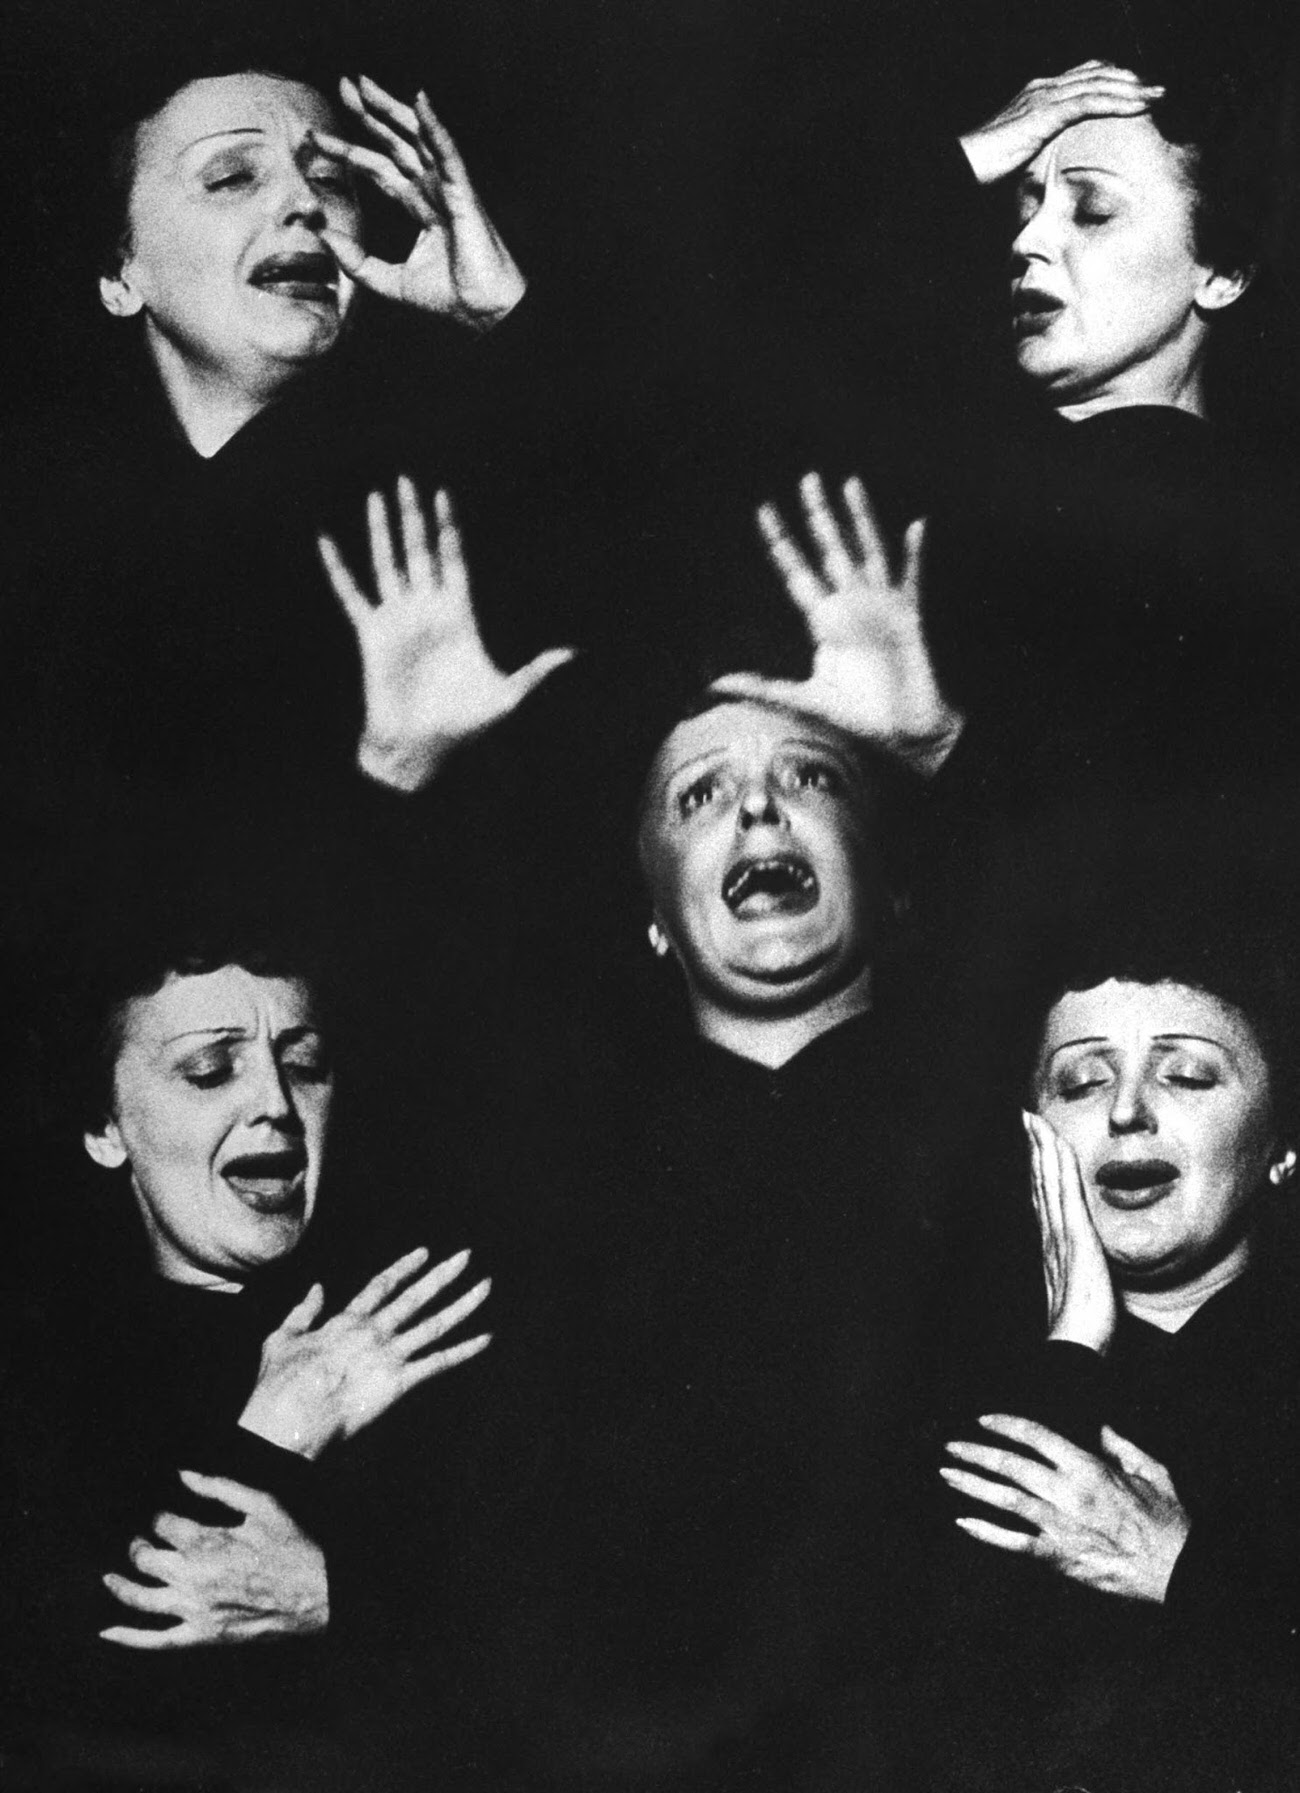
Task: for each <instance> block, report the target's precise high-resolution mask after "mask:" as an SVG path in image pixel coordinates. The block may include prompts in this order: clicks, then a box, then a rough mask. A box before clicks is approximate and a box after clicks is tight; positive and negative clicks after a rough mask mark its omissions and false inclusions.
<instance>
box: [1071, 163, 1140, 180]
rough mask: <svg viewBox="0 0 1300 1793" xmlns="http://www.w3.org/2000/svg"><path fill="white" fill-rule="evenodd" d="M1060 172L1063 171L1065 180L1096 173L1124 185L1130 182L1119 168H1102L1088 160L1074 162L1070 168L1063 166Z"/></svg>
mask: <svg viewBox="0 0 1300 1793" xmlns="http://www.w3.org/2000/svg"><path fill="white" fill-rule="evenodd" d="M1060 172H1061V179H1062V180H1063V181H1068V180H1073V179H1075V178H1076V177H1077V176H1079V175H1084V176H1089V177H1090V176H1092V175H1095V174H1100V175H1101V176H1103V178H1104V179H1106V180H1108V181H1119V182H1120V183H1121V184H1122V185H1124V186H1127V185H1128V182H1127V181H1126V180H1125V178H1124V176H1123V175H1122V174H1120V173H1119V171H1118V170H1117V169H1114V168H1101V167H1098V166H1094V165H1092V164H1090V163H1087V162H1076V163H1073V164H1072V165H1071V166H1070V167H1069V168H1062V169H1061V171H1060Z"/></svg>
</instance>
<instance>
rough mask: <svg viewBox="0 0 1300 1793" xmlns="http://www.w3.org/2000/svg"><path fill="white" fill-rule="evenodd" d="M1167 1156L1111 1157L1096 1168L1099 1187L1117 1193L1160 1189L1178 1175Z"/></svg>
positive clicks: (1174, 1165) (1176, 1167) (1175, 1166)
mask: <svg viewBox="0 0 1300 1793" xmlns="http://www.w3.org/2000/svg"><path fill="white" fill-rule="evenodd" d="M1180 1174H1181V1173H1180V1171H1179V1169H1178V1166H1177V1165H1176V1164H1171V1163H1170V1162H1169V1160H1168V1159H1167V1158H1112V1159H1110V1160H1109V1161H1108V1162H1107V1163H1105V1164H1103V1165H1101V1166H1100V1167H1099V1168H1098V1170H1097V1182H1098V1184H1099V1185H1100V1186H1101V1188H1103V1189H1105V1190H1108V1191H1110V1192H1112V1193H1114V1194H1118V1195H1131V1194H1134V1193H1137V1192H1140V1191H1146V1190H1155V1189H1162V1188H1164V1187H1165V1186H1166V1185H1167V1184H1169V1183H1172V1182H1174V1181H1175V1180H1176V1178H1177V1177H1178V1176H1179V1175H1180Z"/></svg>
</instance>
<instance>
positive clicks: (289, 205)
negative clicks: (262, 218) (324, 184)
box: [279, 167, 327, 230]
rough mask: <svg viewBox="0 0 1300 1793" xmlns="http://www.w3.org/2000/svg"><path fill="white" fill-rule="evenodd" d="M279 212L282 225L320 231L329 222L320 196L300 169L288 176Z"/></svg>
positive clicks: (289, 173)
mask: <svg viewBox="0 0 1300 1793" xmlns="http://www.w3.org/2000/svg"><path fill="white" fill-rule="evenodd" d="M279 210H280V222H281V223H282V224H305V225H306V226H307V227H308V229H309V230H320V229H321V228H322V226H323V225H324V224H325V223H326V222H327V219H326V217H325V207H324V204H323V203H322V201H321V196H320V194H319V193H318V192H317V191H316V189H315V188H314V187H313V186H312V184H311V182H310V181H309V180H308V179H307V177H306V175H305V174H304V173H303V172H302V170H301V168H298V167H293V168H291V169H290V170H289V172H288V174H287V175H286V178H285V185H284V191H283V193H282V194H281V196H280V207H279Z"/></svg>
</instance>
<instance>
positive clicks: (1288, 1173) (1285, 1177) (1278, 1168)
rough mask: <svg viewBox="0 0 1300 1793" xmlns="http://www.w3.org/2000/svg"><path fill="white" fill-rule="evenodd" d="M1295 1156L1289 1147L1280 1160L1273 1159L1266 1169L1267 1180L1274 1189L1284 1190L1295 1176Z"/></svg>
mask: <svg viewBox="0 0 1300 1793" xmlns="http://www.w3.org/2000/svg"><path fill="white" fill-rule="evenodd" d="M1295 1167H1296V1155H1295V1152H1294V1151H1293V1150H1292V1148H1291V1147H1289V1146H1288V1147H1287V1149H1286V1151H1285V1152H1283V1154H1282V1156H1281V1157H1280V1158H1275V1159H1274V1160H1273V1162H1272V1164H1270V1165H1269V1167H1268V1180H1269V1182H1270V1183H1271V1184H1272V1185H1273V1187H1274V1188H1275V1189H1285V1188H1286V1186H1287V1184H1288V1183H1289V1182H1290V1181H1291V1179H1292V1178H1293V1177H1294V1176H1295Z"/></svg>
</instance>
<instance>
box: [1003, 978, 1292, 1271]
mask: <svg viewBox="0 0 1300 1793" xmlns="http://www.w3.org/2000/svg"><path fill="white" fill-rule="evenodd" d="M1036 1097H1037V1106H1038V1111H1039V1113H1040V1114H1041V1115H1042V1116H1043V1117H1044V1119H1046V1120H1047V1121H1049V1122H1050V1123H1051V1125H1052V1126H1053V1127H1054V1128H1055V1129H1056V1131H1057V1132H1058V1133H1059V1134H1061V1136H1062V1137H1063V1138H1064V1139H1066V1140H1067V1141H1068V1142H1069V1143H1070V1145H1072V1146H1073V1147H1074V1150H1075V1152H1076V1153H1077V1154H1078V1158H1079V1163H1080V1166H1081V1167H1082V1171H1083V1180H1084V1186H1085V1190H1086V1193H1087V1200H1088V1208H1089V1211H1090V1213H1091V1215H1092V1219H1093V1224H1094V1225H1095V1226H1096V1228H1097V1232H1098V1234H1099V1236H1100V1238H1101V1242H1102V1245H1103V1247H1104V1248H1105V1252H1106V1256H1107V1257H1108V1258H1109V1259H1110V1261H1111V1263H1112V1264H1113V1265H1114V1266H1115V1267H1116V1269H1117V1270H1118V1271H1119V1272H1120V1273H1121V1276H1122V1277H1123V1278H1125V1279H1126V1280H1131V1281H1134V1282H1139V1283H1141V1282H1152V1283H1154V1282H1159V1283H1163V1284H1166V1285H1168V1286H1173V1287H1177V1286H1179V1284H1180V1283H1181V1282H1182V1281H1184V1280H1190V1278H1191V1277H1192V1276H1194V1275H1195V1274H1197V1273H1198V1271H1200V1270H1202V1269H1205V1268H1208V1267H1209V1266H1211V1265H1213V1264H1214V1263H1216V1262H1218V1261H1219V1260H1220V1259H1221V1258H1223V1257H1225V1256H1227V1255H1228V1253H1229V1252H1230V1251H1231V1250H1232V1249H1233V1248H1234V1247H1236V1246H1237V1245H1238V1244H1239V1243H1240V1241H1241V1240H1242V1238H1243V1236H1244V1234H1245V1232H1246V1231H1248V1229H1249V1225H1250V1222H1251V1220H1252V1217H1253V1211H1254V1208H1255V1204H1256V1202H1257V1200H1258V1197H1259V1194H1260V1191H1261V1189H1262V1188H1263V1187H1264V1186H1265V1184H1266V1179H1267V1175H1268V1171H1269V1167H1270V1164H1271V1163H1272V1162H1273V1160H1274V1156H1275V1154H1276V1152H1277V1136H1276V1132H1275V1127H1274V1121H1273V1104H1272V1097H1271V1091H1270V1086H1269V1072H1268V1066H1267V1064H1266V1063H1265V1060H1264V1055H1263V1052H1262V1051H1261V1049H1260V1045H1259V1041H1258V1040H1257V1039H1256V1037H1255V1034H1254V1032H1253V1030H1252V1029H1251V1027H1250V1024H1249V1023H1248V1022H1247V1021H1246V1020H1245V1018H1244V1017H1243V1016H1242V1015H1240V1014H1239V1013H1238V1012H1237V1010H1236V1009H1234V1008H1231V1007H1229V1006H1228V1004H1227V1003H1224V1002H1221V1001H1220V1000H1219V998H1218V997H1216V996H1209V995H1207V994H1206V993H1205V992H1204V991H1201V990H1193V989H1190V988H1188V987H1187V986H1186V985H1184V984H1133V983H1120V982H1116V981H1111V982H1109V983H1105V984H1100V985H1098V986H1097V987H1096V988H1095V989H1093V990H1083V991H1068V992H1067V993H1066V994H1065V995H1064V996H1062V997H1061V999H1060V1000H1059V1001H1058V1002H1057V1004H1056V1006H1055V1007H1054V1008H1053V1009H1052V1011H1051V1013H1050V1015H1049V1016H1048V1018H1047V1026H1046V1028H1045V1030H1044V1033H1043V1040H1042V1045H1041V1048H1040V1051H1039V1057H1038V1065H1037V1072H1036Z"/></svg>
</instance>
